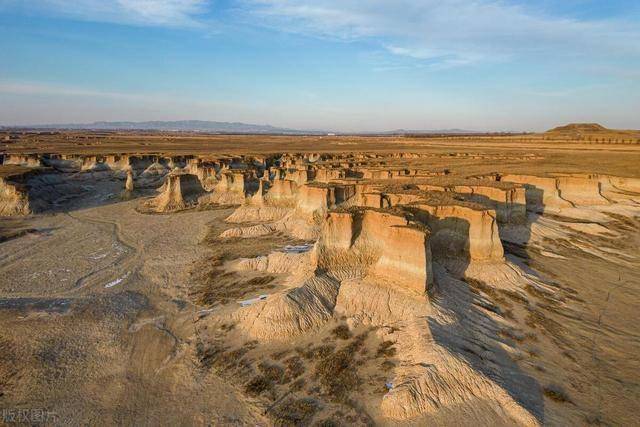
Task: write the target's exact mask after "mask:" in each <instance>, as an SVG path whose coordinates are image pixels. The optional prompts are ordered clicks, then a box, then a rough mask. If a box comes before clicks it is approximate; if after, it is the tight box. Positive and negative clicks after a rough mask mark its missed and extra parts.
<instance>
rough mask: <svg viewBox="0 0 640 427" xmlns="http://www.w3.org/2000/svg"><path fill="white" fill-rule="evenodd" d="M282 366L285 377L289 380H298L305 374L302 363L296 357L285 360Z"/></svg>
mask: <svg viewBox="0 0 640 427" xmlns="http://www.w3.org/2000/svg"><path fill="white" fill-rule="evenodd" d="M284 365H285V366H286V368H287V376H288V377H290V378H298V377H299V376H300V375H302V374H304V372H305V366H304V362H303V361H302V359H301V358H300V357H298V356H291V357H290V358H288V359H286V360H285V361H284Z"/></svg>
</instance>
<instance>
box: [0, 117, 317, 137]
mask: <svg viewBox="0 0 640 427" xmlns="http://www.w3.org/2000/svg"><path fill="white" fill-rule="evenodd" d="M5 128H9V126H5ZM19 128H24V129H27V128H28V129H42V130H63V129H70V130H114V131H115V130H154V131H166V132H207V133H250V134H291V135H303V134H324V133H326V132H324V131H320V130H311V131H308V130H299V129H288V128H279V127H275V126H271V125H256V124H249V123H240V122H213V121H204V120H178V121H148V122H93V123H63V124H43V125H31V126H20V127H19Z"/></svg>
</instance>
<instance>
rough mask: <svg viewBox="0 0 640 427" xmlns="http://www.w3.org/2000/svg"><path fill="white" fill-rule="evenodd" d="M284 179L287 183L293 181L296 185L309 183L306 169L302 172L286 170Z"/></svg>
mask: <svg viewBox="0 0 640 427" xmlns="http://www.w3.org/2000/svg"><path fill="white" fill-rule="evenodd" d="M285 179H286V180H288V181H293V182H295V183H296V184H298V185H302V184H306V183H307V182H308V181H309V173H308V172H307V170H306V168H305V169H304V170H299V169H295V170H291V169H289V170H287V171H285Z"/></svg>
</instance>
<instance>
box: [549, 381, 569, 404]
mask: <svg viewBox="0 0 640 427" xmlns="http://www.w3.org/2000/svg"><path fill="white" fill-rule="evenodd" d="M543 392H544V395H545V396H547V397H548V398H549V399H551V400H554V401H556V402H560V403H565V402H571V399H570V398H569V396H568V395H567V393H566V392H565V391H564V389H563V388H562V387H561V386H559V385H557V384H549V385H548V386H546V387H544V389H543Z"/></svg>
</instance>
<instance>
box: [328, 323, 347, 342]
mask: <svg viewBox="0 0 640 427" xmlns="http://www.w3.org/2000/svg"><path fill="white" fill-rule="evenodd" d="M331 333H332V334H333V336H335V337H336V338H339V339H341V340H348V339H349V338H351V336H352V334H351V331H350V330H349V327H348V326H347V325H345V324H342V325H338V326H336V327H335V328H334V329H333V330H332V331H331Z"/></svg>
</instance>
